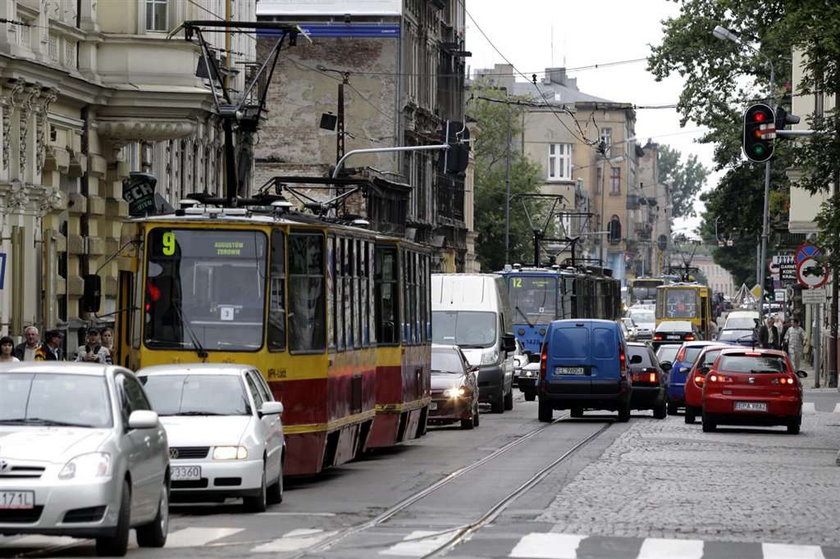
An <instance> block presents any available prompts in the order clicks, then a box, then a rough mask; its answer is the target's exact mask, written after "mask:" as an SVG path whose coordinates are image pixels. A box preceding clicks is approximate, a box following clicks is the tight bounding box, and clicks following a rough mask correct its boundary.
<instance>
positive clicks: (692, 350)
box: [682, 346, 703, 363]
mask: <svg viewBox="0 0 840 559" xmlns="http://www.w3.org/2000/svg"><path fill="white" fill-rule="evenodd" d="M701 351H703V346H694V347H691V346H689V347H687V348H685V355H683V358H682V361H683V362H684V363H694V362H695V361H697V358H698V357H699V356H700V352H701Z"/></svg>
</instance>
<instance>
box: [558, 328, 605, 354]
mask: <svg viewBox="0 0 840 559" xmlns="http://www.w3.org/2000/svg"><path fill="white" fill-rule="evenodd" d="M602 330H603V328H602ZM551 345H552V347H551V354H552V355H553V356H556V357H575V358H584V357H588V356H589V329H588V328H582V327H566V328H556V329H555V330H554V333H553V334H552V336H551Z"/></svg>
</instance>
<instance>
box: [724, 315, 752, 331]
mask: <svg viewBox="0 0 840 559" xmlns="http://www.w3.org/2000/svg"><path fill="white" fill-rule="evenodd" d="M724 328H726V329H727V330H735V329H743V330H747V329H752V328H755V319H754V318H752V317H749V316H733V317H730V318H729V319H727V321H726V324H724Z"/></svg>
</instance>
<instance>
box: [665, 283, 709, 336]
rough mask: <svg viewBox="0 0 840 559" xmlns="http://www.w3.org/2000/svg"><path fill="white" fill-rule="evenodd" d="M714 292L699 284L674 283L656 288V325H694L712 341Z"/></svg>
mask: <svg viewBox="0 0 840 559" xmlns="http://www.w3.org/2000/svg"><path fill="white" fill-rule="evenodd" d="M711 297H712V291H711V289H709V288H708V287H707V286H705V285H700V284H698V283H682V282H681V283H672V284H668V285H660V286H659V287H657V288H656V325H657V326H658V325H659V324H660V323H661V322H663V321H667V320H685V321H689V322H692V323H694V325H695V326H697V329H698V330H699V331H700V334H701V335H702V336H703V339H704V340H710V339H712V335H713V333H714V332H713V326H712V320H713V317H712V298H711Z"/></svg>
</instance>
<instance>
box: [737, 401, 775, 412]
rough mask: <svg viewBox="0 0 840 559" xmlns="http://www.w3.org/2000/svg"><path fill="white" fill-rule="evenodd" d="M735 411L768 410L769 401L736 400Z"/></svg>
mask: <svg viewBox="0 0 840 559" xmlns="http://www.w3.org/2000/svg"><path fill="white" fill-rule="evenodd" d="M735 411H767V402H735Z"/></svg>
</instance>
